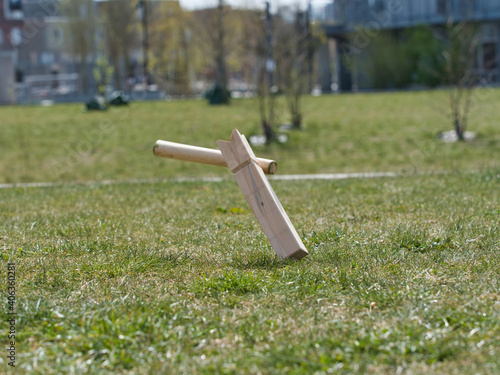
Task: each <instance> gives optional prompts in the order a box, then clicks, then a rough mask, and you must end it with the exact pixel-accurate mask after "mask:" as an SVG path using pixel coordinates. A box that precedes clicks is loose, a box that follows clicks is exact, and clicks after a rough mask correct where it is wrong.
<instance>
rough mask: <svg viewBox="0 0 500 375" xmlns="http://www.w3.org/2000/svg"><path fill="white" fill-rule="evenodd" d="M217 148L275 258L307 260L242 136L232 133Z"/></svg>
mask: <svg viewBox="0 0 500 375" xmlns="http://www.w3.org/2000/svg"><path fill="white" fill-rule="evenodd" d="M217 146H219V149H220V150H221V152H222V156H223V157H224V159H225V160H226V162H227V165H228V167H229V169H231V171H232V172H233V173H234V177H235V179H236V181H237V182H238V185H239V187H240V189H241V191H242V192H243V195H244V196H245V198H246V200H247V202H248V204H249V205H250V207H251V208H252V211H253V213H254V214H255V217H256V218H257V220H258V221H259V224H260V225H261V227H262V229H263V231H264V233H265V234H266V236H267V238H268V240H269V242H271V245H272V246H273V249H274V251H275V252H276V253H277V254H278V256H280V257H281V258H293V259H301V258H303V257H305V256H307V254H309V253H308V252H307V250H306V248H305V246H304V244H303V243H302V240H301V239H300V237H299V235H298V234H297V231H296V230H295V228H294V227H293V224H292V222H291V221H290V219H289V218H288V215H287V214H286V212H285V210H284V209H283V206H282V205H281V203H280V201H279V199H278V197H277V196H276V194H275V193H274V190H273V188H272V187H271V184H270V183H269V181H268V180H267V178H266V176H264V173H263V172H262V169H261V168H259V166H258V160H257V158H256V157H255V154H254V153H253V151H252V148H251V147H250V145H249V144H248V142H247V140H246V138H245V136H244V135H241V134H240V133H239V132H238V130H236V129H235V130H234V131H233V134H232V135H231V140H230V141H229V142H226V141H220V140H219V141H217Z"/></svg>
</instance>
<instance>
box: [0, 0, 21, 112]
mask: <svg viewBox="0 0 500 375" xmlns="http://www.w3.org/2000/svg"><path fill="white" fill-rule="evenodd" d="M23 18H24V16H23V11H22V6H21V3H20V1H19V0H0V104H13V103H15V101H16V92H15V80H16V66H17V63H18V60H19V56H18V51H19V46H20V45H21V43H22V28H23V26H24V22H23Z"/></svg>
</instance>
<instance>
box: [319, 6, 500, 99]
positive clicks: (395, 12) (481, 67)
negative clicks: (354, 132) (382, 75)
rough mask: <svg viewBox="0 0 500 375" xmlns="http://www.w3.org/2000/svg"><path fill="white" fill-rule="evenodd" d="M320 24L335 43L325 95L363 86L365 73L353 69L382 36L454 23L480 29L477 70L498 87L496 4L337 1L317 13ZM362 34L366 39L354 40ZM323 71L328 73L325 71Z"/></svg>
mask: <svg viewBox="0 0 500 375" xmlns="http://www.w3.org/2000/svg"><path fill="white" fill-rule="evenodd" d="M314 14H315V17H316V19H317V20H318V21H319V22H321V24H322V27H323V29H324V31H325V33H326V35H327V36H328V38H329V39H330V40H331V43H330V45H331V51H330V52H331V53H330V54H327V56H329V57H330V61H324V62H323V64H322V65H326V66H332V67H333V68H332V69H331V71H330V74H331V75H330V80H331V82H328V77H327V74H325V75H324V77H323V80H322V86H323V89H324V90H325V89H328V86H330V84H331V83H333V85H334V87H335V88H337V87H338V89H339V90H340V91H352V90H353V89H354V90H355V89H356V88H358V87H360V86H362V87H366V88H370V87H369V84H367V83H366V82H365V83H363V82H362V80H363V78H362V76H363V74H362V72H359V71H356V69H353V66H352V65H350V64H349V61H351V60H352V59H353V58H354V59H355V58H358V57H359V58H362V55H363V50H364V49H365V48H366V46H367V45H368V44H369V43H370V39H373V38H375V37H376V36H377V35H378V34H379V33H380V31H381V30H388V31H391V32H393V33H401V32H402V31H404V30H406V29H409V28H413V27H416V26H419V25H428V26H430V27H431V28H433V29H434V30H439V29H443V28H444V27H445V26H446V25H447V23H449V22H450V21H452V22H454V23H455V24H458V23H461V22H467V23H473V24H475V25H477V26H478V29H479V38H480V43H479V48H478V50H477V56H476V59H477V61H476V64H475V67H476V69H477V70H478V73H479V74H480V75H481V76H484V77H488V81H489V82H491V83H500V64H499V61H500V1H498V0H418V1H415V0H333V1H332V2H330V3H329V4H328V5H326V6H325V7H323V8H322V9H319V10H318V9H316V11H315V13H314ZM359 30H364V36H363V37H360V36H358V37H357V38H356V37H353V35H355V32H357V31H358V32H359ZM323 70H324V68H323Z"/></svg>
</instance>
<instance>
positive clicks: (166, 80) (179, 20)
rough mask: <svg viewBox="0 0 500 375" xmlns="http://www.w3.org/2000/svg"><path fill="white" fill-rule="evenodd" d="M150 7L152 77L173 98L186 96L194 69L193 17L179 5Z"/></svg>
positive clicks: (159, 4) (166, 4)
mask: <svg viewBox="0 0 500 375" xmlns="http://www.w3.org/2000/svg"><path fill="white" fill-rule="evenodd" d="M149 5H150V11H149V13H148V20H149V21H148V23H149V65H150V69H149V73H150V75H151V76H153V78H154V81H155V82H156V83H157V84H158V85H160V86H161V87H162V88H163V89H164V90H165V91H166V92H167V93H169V94H170V95H187V94H189V93H190V83H191V82H190V81H191V77H190V75H191V70H192V66H193V64H192V56H191V55H192V46H191V38H192V31H191V27H190V14H189V13H188V12H185V11H184V10H183V9H182V8H181V7H180V5H179V3H178V2H170V1H162V2H156V3H155V2H150V3H149Z"/></svg>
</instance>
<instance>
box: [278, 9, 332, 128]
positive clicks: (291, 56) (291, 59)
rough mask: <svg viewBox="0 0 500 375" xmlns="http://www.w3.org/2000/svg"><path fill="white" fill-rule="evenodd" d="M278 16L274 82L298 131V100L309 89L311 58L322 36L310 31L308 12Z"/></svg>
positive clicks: (294, 11)
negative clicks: (284, 97) (276, 82)
mask: <svg viewBox="0 0 500 375" xmlns="http://www.w3.org/2000/svg"><path fill="white" fill-rule="evenodd" d="M278 14H279V16H280V17H279V18H278V20H279V21H278V22H279V25H278V27H276V29H275V30H276V31H275V39H276V43H275V56H276V65H277V66H278V68H279V69H278V70H277V81H278V84H279V86H280V89H282V91H283V92H284V94H285V96H286V101H287V105H288V110H289V113H290V117H291V123H292V128H293V129H300V128H301V127H302V109H301V99H302V96H303V94H305V93H307V92H310V91H311V89H312V87H311V82H312V76H311V75H312V63H313V62H312V58H313V55H314V52H315V50H316V48H317V47H318V46H319V44H320V40H321V37H322V34H321V32H320V31H319V30H318V29H313V28H312V27H311V23H310V19H309V10H307V11H305V12H303V11H301V10H300V9H299V8H298V6H296V7H292V8H281V9H280V12H279V13H278ZM287 20H293V22H292V21H287Z"/></svg>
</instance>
